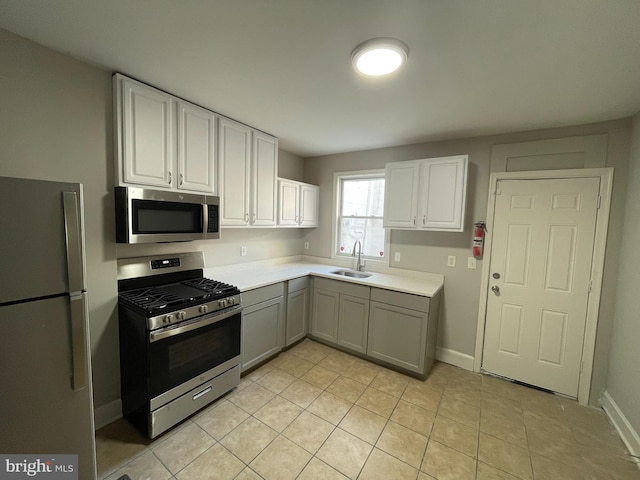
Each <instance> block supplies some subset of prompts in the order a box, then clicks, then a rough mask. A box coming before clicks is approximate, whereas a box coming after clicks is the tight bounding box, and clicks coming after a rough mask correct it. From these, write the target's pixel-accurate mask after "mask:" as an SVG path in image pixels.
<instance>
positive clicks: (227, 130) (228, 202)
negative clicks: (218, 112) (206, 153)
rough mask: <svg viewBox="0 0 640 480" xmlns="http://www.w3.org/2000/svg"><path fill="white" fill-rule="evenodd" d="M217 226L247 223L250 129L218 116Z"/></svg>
mask: <svg viewBox="0 0 640 480" xmlns="http://www.w3.org/2000/svg"><path fill="white" fill-rule="evenodd" d="M218 148H219V155H218V165H219V176H218V177H219V182H220V184H219V191H220V193H219V194H220V225H223V226H242V227H244V226H247V225H249V175H250V168H251V129H250V128H249V127H247V126H246V125H242V124H240V123H237V122H234V121H232V120H229V119H227V118H221V119H220V121H219V124H218Z"/></svg>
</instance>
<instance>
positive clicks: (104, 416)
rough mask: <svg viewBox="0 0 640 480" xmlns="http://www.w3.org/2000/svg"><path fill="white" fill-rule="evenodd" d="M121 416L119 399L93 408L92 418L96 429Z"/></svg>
mask: <svg viewBox="0 0 640 480" xmlns="http://www.w3.org/2000/svg"><path fill="white" fill-rule="evenodd" d="M119 418H122V401H121V400H120V399H117V400H114V401H113V402H109V403H107V404H106V405H102V406H101V407H97V408H94V410H93V419H94V422H95V424H96V430H98V429H100V428H102V427H105V426H107V425H109V424H110V423H112V422H115V421H116V420H118V419H119Z"/></svg>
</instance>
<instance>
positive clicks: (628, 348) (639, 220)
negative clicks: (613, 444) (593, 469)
mask: <svg viewBox="0 0 640 480" xmlns="http://www.w3.org/2000/svg"><path fill="white" fill-rule="evenodd" d="M627 178H628V183H629V186H628V190H627V201H626V206H625V212H624V227H623V230H622V241H621V245H620V258H622V259H624V262H622V264H621V265H620V274H619V276H618V291H617V296H616V307H615V315H614V319H615V321H614V325H613V335H612V342H611V355H610V356H611V359H610V363H609V378H608V385H607V390H608V392H609V394H610V395H611V397H612V398H613V399H614V401H615V402H616V403H617V405H618V406H619V407H620V409H621V410H622V411H623V412H624V414H625V416H626V417H627V420H629V423H631V425H632V426H633V428H634V429H635V431H636V432H640V353H638V340H639V339H640V315H639V313H638V312H640V295H639V294H638V289H639V287H640V252H639V251H638V250H637V249H638V239H639V238H640V113H639V114H638V115H636V116H635V117H634V121H633V129H632V144H631V155H630V162H629V173H628V177H627Z"/></svg>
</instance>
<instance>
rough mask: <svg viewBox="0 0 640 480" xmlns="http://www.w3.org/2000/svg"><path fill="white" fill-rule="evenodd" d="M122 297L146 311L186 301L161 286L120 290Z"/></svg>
mask: <svg viewBox="0 0 640 480" xmlns="http://www.w3.org/2000/svg"><path fill="white" fill-rule="evenodd" d="M119 297H120V299H122V300H124V301H125V302H127V303H129V304H131V305H133V306H135V307H138V308H141V309H143V310H146V311H152V310H154V311H155V310H160V309H164V308H167V307H169V306H173V305H179V304H181V303H183V302H184V300H183V299H182V298H180V297H179V296H177V295H174V294H172V293H169V292H166V291H163V290H161V289H159V288H153V287H152V288H141V289H139V290H129V291H126V292H120V294H119Z"/></svg>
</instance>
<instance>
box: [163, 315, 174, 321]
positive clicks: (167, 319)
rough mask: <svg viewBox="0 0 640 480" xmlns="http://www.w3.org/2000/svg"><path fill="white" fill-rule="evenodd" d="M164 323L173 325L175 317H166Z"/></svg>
mask: <svg viewBox="0 0 640 480" xmlns="http://www.w3.org/2000/svg"><path fill="white" fill-rule="evenodd" d="M163 321H164V323H171V322H173V315H167V316H166V317H164V320H163Z"/></svg>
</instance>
